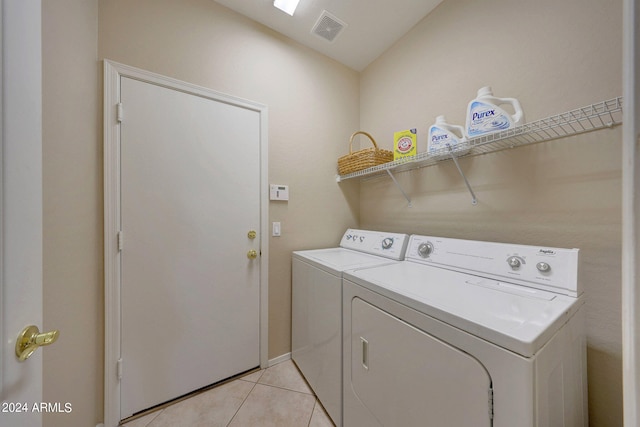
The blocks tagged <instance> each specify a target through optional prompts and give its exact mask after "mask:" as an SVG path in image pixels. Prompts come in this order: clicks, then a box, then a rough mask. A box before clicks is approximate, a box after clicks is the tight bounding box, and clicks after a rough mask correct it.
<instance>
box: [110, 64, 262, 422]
mask: <svg viewBox="0 0 640 427" xmlns="http://www.w3.org/2000/svg"><path fill="white" fill-rule="evenodd" d="M122 77H128V78H132V79H135V80H139V81H142V82H146V83H150V84H155V85H158V86H162V87H166V88H169V89H174V90H178V91H181V92H184V93H188V94H192V95H196V96H201V97H204V98H208V99H212V100H215V101H218V102H224V103H226V104H230V105H234V106H238V107H241V108H246V109H249V110H252V111H256V112H257V113H259V115H260V253H261V256H260V264H259V265H260V290H259V292H260V367H261V368H266V367H267V366H268V363H269V361H268V354H269V353H268V331H269V329H268V301H269V300H268V295H269V293H268V291H269V288H268V278H269V270H268V267H269V252H268V250H269V245H268V238H265V237H266V236H265V231H266V230H268V220H269V217H268V208H269V199H268V139H267V137H268V112H267V106H266V105H263V104H259V103H256V102H253V101H248V100H245V99H241V98H237V97H234V96H230V95H226V94H223V93H220V92H216V91H213V90H211V89H207V88H204V87H201V86H197V85H193V84H190V83H186V82H183V81H180V80H176V79H173V78H170V77H165V76H162V75H159V74H156V73H152V72H150V71H145V70H141V69H138V68H134V67H130V66H128V65H124V64H119V63H117V62H113V61H110V60H104V135H103V137H104V289H105V357H104V382H105V384H104V386H105V390H104V417H105V426H106V427H116V426H117V425H118V423H119V422H120V392H121V388H120V379H119V373H118V360H119V359H120V354H121V346H120V335H121V326H122V325H121V317H120V316H121V306H120V289H121V257H120V252H119V250H118V237H117V236H118V232H119V231H120V230H121V228H120V227H121V224H120V220H121V218H120V123H119V121H118V115H119V113H118V107H117V106H118V104H119V103H120V79H121V78H122ZM124 114H125V115H126V111H125V112H124Z"/></svg>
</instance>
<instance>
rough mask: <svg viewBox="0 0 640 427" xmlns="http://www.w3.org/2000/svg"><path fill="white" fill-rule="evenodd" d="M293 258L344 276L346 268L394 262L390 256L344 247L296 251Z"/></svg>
mask: <svg viewBox="0 0 640 427" xmlns="http://www.w3.org/2000/svg"><path fill="white" fill-rule="evenodd" d="M293 258H294V259H300V260H304V261H306V262H309V263H311V264H313V265H315V266H316V267H318V268H320V269H322V270H325V271H327V272H329V273H331V274H334V275H336V276H342V272H343V271H345V270H350V269H354V268H367V267H373V266H378V265H385V264H389V263H391V262H394V261H392V260H390V259H388V258H382V257H379V256H376V255H370V254H366V253H363V252H358V251H354V250H351V249H344V248H329V249H312V250H308V251H296V252H294V253H293Z"/></svg>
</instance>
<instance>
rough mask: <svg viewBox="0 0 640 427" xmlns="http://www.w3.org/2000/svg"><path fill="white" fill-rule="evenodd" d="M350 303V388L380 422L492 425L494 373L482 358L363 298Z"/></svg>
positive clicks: (407, 426)
mask: <svg viewBox="0 0 640 427" xmlns="http://www.w3.org/2000/svg"><path fill="white" fill-rule="evenodd" d="M351 303H352V311H351V313H352V316H351V386H352V387H351V389H352V391H353V393H355V394H356V395H357V397H358V400H359V401H360V402H361V403H362V404H363V405H364V406H365V407H366V408H367V409H368V412H369V413H370V414H371V415H372V416H373V417H374V418H375V419H376V420H377V421H378V422H379V423H380V425H382V426H388V427H392V426H403V427H409V426H425V425H429V426H474V427H481V426H491V424H492V421H491V418H492V416H491V413H492V410H491V408H490V406H491V403H490V398H489V397H490V394H489V393H490V388H491V378H490V377H489V374H488V373H487V370H486V369H485V368H484V366H483V365H482V364H481V363H480V362H479V361H478V360H477V359H475V358H474V357H472V356H470V355H469V354H467V353H464V352H462V351H460V350H458V349H456V348H454V347H452V346H450V345H449V344H447V343H445V342H443V341H441V340H439V339H437V338H435V337H433V336H431V335H429V334H427V333H425V332H424V331H421V330H419V329H416V328H415V327H413V326H411V325H410V324H408V323H406V322H403V321H402V320H400V319H398V318H396V317H394V316H392V315H390V314H389V313H386V312H384V311H382V310H380V309H379V308H377V307H375V306H373V305H371V304H369V303H367V302H365V301H363V300H361V299H359V298H354V299H352V300H351ZM345 380H348V379H345ZM356 424H357V423H356Z"/></svg>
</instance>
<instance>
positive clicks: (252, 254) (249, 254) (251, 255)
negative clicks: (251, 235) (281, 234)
mask: <svg viewBox="0 0 640 427" xmlns="http://www.w3.org/2000/svg"><path fill="white" fill-rule="evenodd" d="M247 258H249V259H256V258H258V252H256V250H255V249H251V250H250V251H249V252H247Z"/></svg>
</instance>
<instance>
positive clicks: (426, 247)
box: [418, 242, 433, 258]
mask: <svg viewBox="0 0 640 427" xmlns="http://www.w3.org/2000/svg"><path fill="white" fill-rule="evenodd" d="M432 252H433V244H432V243H431V242H427V243H420V246H418V255H420V256H421V257H422V258H428V257H429V255H431V253H432Z"/></svg>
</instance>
